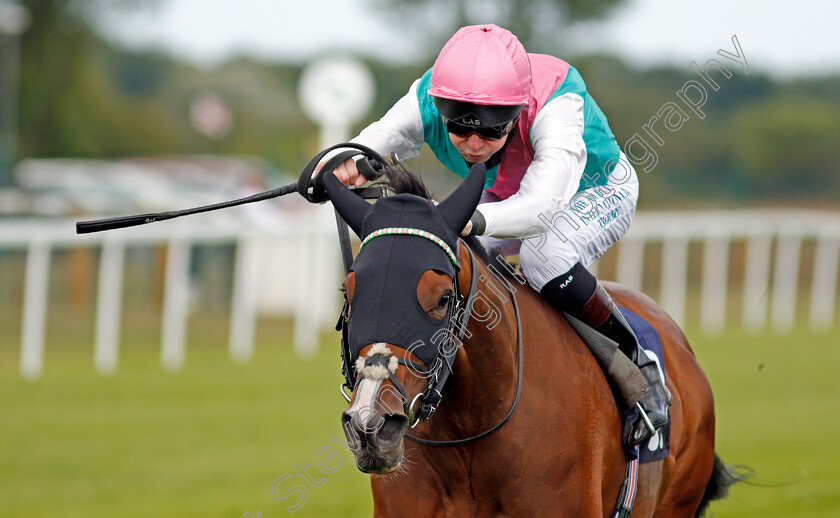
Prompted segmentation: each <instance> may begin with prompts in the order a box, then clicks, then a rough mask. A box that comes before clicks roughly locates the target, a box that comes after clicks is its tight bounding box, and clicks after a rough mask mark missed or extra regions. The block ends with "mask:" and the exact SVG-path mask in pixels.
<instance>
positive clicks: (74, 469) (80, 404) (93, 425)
mask: <svg viewBox="0 0 840 518" xmlns="http://www.w3.org/2000/svg"><path fill="white" fill-rule="evenodd" d="M57 318H58V319H59V320H61V319H62V318H64V319H66V320H67V322H55V323H56V326H57V328H58V329H59V331H53V332H52V333H51V334H50V336H49V346H48V350H47V366H46V369H45V373H44V376H43V379H41V380H40V381H38V382H36V383H29V382H25V381H23V380H21V379H20V377H19V376H18V374H17V351H16V336H17V333H16V332H15V330H12V332H11V333H7V332H4V333H3V334H2V336H0V442H1V443H2V447H0V516H2V517H4V518H5V517H21V518H23V517H26V518H34V517H55V516H61V517H67V518H72V517H85V518H94V517H106V516H107V517H117V516H119V517H123V516H126V517H169V516H172V517H176V516H177V517H242V516H244V515H245V513H246V512H248V513H251V514H252V515H255V514H256V513H257V511H261V512H262V517H263V518H273V517H281V516H288V513H287V511H286V510H285V508H286V507H288V506H290V505H292V504H293V503H295V502H296V501H297V500H298V498H297V497H298V496H299V495H294V497H290V498H288V499H286V500H279V499H277V498H275V497H274V496H273V495H272V484H273V483H274V481H275V480H277V479H278V477H281V476H282V475H284V474H286V473H288V474H290V475H291V477H292V478H291V479H289V480H286V481H283V482H282V484H281V485H280V486H278V487H280V490H281V491H283V490H287V489H289V488H291V487H292V486H293V485H294V484H296V483H301V484H303V485H304V486H305V487H306V488H307V490H308V491H307V493H308V494H307V498H306V501H305V504H304V505H303V507H302V508H301V509H300V510H299V511H297V512H296V513H294V516H304V517H325V518H326V517H329V518H334V517H356V516H359V517H361V516H370V514H371V512H370V509H371V503H370V492H369V485H368V481H367V477H366V476H364V475H362V474H360V473H359V472H358V471H356V469H355V467H354V466H353V464H352V460H351V456H350V454H349V452H347V451H346V450H341V449H340V448H339V447H338V446H337V445H335V444H334V443H332V442H331V441H330V438H331V437H333V436H336V437H338V436H340V435H341V431H340V427H339V413H340V411H341V409H342V408H343V400H341V399H340V397H339V396H338V392H337V385H338V383H339V381H340V375H339V371H338V358H337V351H336V346H335V344H336V342H337V339H336V338H335V337H334V336H328V337H325V342H324V346H323V347H322V351H321V353H320V354H319V355H318V356H317V357H316V358H314V359H312V360H300V359H298V358H296V357H295V356H294V354H292V352H291V351H290V347H289V345H288V340H289V337H290V331H289V329H288V328H287V327H285V326H284V325H282V324H277V323H268V324H265V323H261V326H260V334H259V337H258V341H259V343H258V345H257V349H256V356H255V358H254V360H253V361H252V362H251V363H249V364H247V365H235V364H233V363H231V362H230V360H229V359H228V358H227V355H226V351H225V349H224V347H225V346H224V342H225V340H226V337H227V329H226V327H225V326H226V323H224V322H225V319H224V318H218V317H213V316H209V317H205V318H199V319H193V321H192V322H191V335H190V346H189V349H188V353H187V361H186V365H185V367H184V369H183V370H182V371H180V372H178V373H169V372H166V371H165V370H163V369H162V368H161V367H160V365H159V361H158V349H157V346H156V345H154V346H153V345H150V344H155V343H156V340H157V337H156V336H155V333H154V332H148V331H147V330H144V329H148V328H147V327H146V326H145V323H144V321H143V320H142V319H139V321H137V322H133V323H132V322H129V323H128V325H127V326H126V327H127V329H126V331H125V332H124V336H125V337H126V338H125V339H124V347H123V350H122V351H121V358H120V367H119V370H118V372H117V373H116V374H115V375H114V376H112V377H109V378H103V377H101V376H98V375H96V374H95V373H94V371H93V367H92V347H91V346H90V345H89V344H90V336H89V333H88V334H85V333H81V334H79V333H77V332H75V328H74V326H73V322H74V321H78V320H80V319H79V318H77V317H74V316H73V315H72V314H70V315H63V316H62V315H59V316H58V317H57ZM81 320H82V321H84V319H81ZM220 322H221V323H220ZM6 323H8V322H6ZM132 324H133V325H135V327H136V329H135V330H134V331H132V330H131V325H132ZM12 327H14V325H12ZM79 327H82V326H79ZM84 327H86V326H84ZM153 327H155V328H156V325H155V326H153ZM5 329H6V331H9V327H5ZM62 329H63V331H61V330H62ZM688 334H689V336H694V339H693V340H692V342H693V345H694V349H695V352H696V354H697V356H698V358H699V359H700V361H701V364H702V365H703V366H704V368H705V370H706V372H707V374H708V376H709V378H710V380H711V382H712V387H713V389H714V390H715V394H716V404H717V413H718V434H717V437H718V440H717V444H718V446H717V450H718V452H719V453H720V455H721V457H722V458H723V459H724V461H725V462H728V463H733V464H745V465H748V466H750V467H751V468H753V469H754V470H755V471H756V473H755V476H754V477H753V479H752V483H753V484H754V485H749V484H742V485H739V486H736V487H735V488H734V489H733V491H732V493H731V495H730V498H729V499H728V500H726V501H724V502H721V503H717V504H715V505H713V507H712V511H713V512H714V515H715V516H716V517H752V516H755V517H759V516H760V517H763V518H766V517H786V518H787V517H803V518H804V517H814V518H816V517H836V516H840V446H838V443H837V440H838V438H840V416H838V415H837V410H838V409H840V373H838V372H837V369H838V366H840V329H835V330H833V331H832V332H831V333H829V334H824V335H813V334H810V333H808V332H798V333H796V334H793V335H790V336H788V337H774V336H771V335H760V336H750V335H746V334H743V333H740V332H734V331H732V332H727V333H725V334H724V335H722V336H720V337H718V338H714V339H713V338H705V337H702V336H700V335H699V333H692V332H691V331H690V330H689V333H688ZM130 337H133V338H130ZM138 337H139V338H138ZM327 446H329V447H334V449H335V450H336V451H338V457H337V458H336V459H333V460H332V461H331V462H330V464H332V465H333V466H335V467H337V468H338V469H337V471H336V472H335V473H333V474H330V475H327V476H324V475H322V474H321V473H320V472H319V471H318V470H317V469H316V468H315V467H314V463H315V457H316V454H317V452H318V451H319V450H322V449H323V448H324V447H327ZM306 463H309V464H311V466H310V467H309V468H305V465H306ZM295 464H297V465H298V466H300V468H301V469H307V470H308V471H307V472H308V473H309V474H310V475H311V476H312V477H313V478H314V479H315V481H316V482H319V483H320V482H323V485H322V486H320V487H318V488H313V487H312V486H310V485H308V484H307V483H305V482H302V481H301V479H298V478H297V477H295ZM339 464H340V466H339ZM319 479H320V480H319Z"/></svg>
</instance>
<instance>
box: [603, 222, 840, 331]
mask: <svg viewBox="0 0 840 518" xmlns="http://www.w3.org/2000/svg"><path fill="white" fill-rule="evenodd" d="M803 240H810V241H813V242H814V243H815V252H814V260H813V263H812V264H811V265H808V266H810V267H811V269H810V272H811V286H810V317H809V320H808V321H809V322H810V325H811V326H812V328H814V329H815V330H819V331H825V330H828V329H829V328H831V326H832V325H833V323H834V314H835V304H836V301H837V290H838V287H837V275H838V273H837V272H838V255H839V254H838V249H839V248H840V213H838V212H828V211H808V210H743V211H702V212H688V211H673V212H671V211H667V212H666V211H663V212H647V213H641V214H638V215H637V216H636V221H634V222H633V225H632V226H631V227H630V231H629V232H628V233H627V234H626V235H625V236H624V238H622V240H621V241H620V243H619V244H618V246H619V249H618V265H617V268H616V279H617V280H618V281H619V282H621V283H624V284H628V285H630V286H633V287H636V288H641V287H642V285H643V274H644V247H645V244H646V243H652V242H660V243H662V249H663V252H662V254H663V257H662V269H661V274H660V275H661V278H660V294H659V299H658V300H659V302H660V303H661V304H662V305H663V307H664V308H665V309H666V310H667V311H668V312H669V314H670V315H671V316H672V318H674V320H675V321H676V322H677V323H680V324H682V323H684V322H685V320H686V300H687V285H688V275H687V270H686V269H687V266H688V245H689V243H699V244H701V245H702V247H703V253H702V272H701V274H700V277H701V278H700V315H699V316H700V325H701V327H702V329H703V330H704V331H706V332H708V333H716V332H719V331H721V330H722V329H723V327H724V325H725V324H726V320H727V316H728V315H730V313H731V310H732V308H730V307H729V302H730V301H729V294H730V293H731V291H732V290H731V289H730V287H731V285H732V283H731V276H730V268H729V262H730V255H731V248H732V247H731V244H732V243H733V242H735V241H743V242H745V243H746V254H745V258H744V281H743V290H742V307H741V324H742V325H743V327H745V328H746V329H748V330H750V331H754V332H758V331H761V330H763V329H765V327H766V325H767V319H768V309H769V313H770V322H771V328H772V330H773V331H775V332H778V333H785V332H789V331H790V330H791V329H792V328H793V325H794V323H795V315H796V306H797V302H798V301H799V299H800V290H801V289H802V288H803V286H802V285H801V284H802V283H800V281H799V279H800V270H801V268H802V266H803V265H802V264H801V262H802V260H801V258H802V255H803V254H802V250H803V246H802V244H803ZM774 245H775V246H774ZM771 266H772V275H771ZM768 306H769V308H768ZM730 323H733V324H734V323H735V322H733V321H732V318H731V317H730Z"/></svg>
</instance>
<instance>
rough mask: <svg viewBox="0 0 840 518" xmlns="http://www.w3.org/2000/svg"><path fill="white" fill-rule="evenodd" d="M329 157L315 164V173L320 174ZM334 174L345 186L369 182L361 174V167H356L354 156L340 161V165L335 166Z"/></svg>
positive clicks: (355, 185)
mask: <svg viewBox="0 0 840 518" xmlns="http://www.w3.org/2000/svg"><path fill="white" fill-rule="evenodd" d="M328 161H329V159H326V158H325V159H324V160H321V162H320V163H318V165H317V166H315V171H316V172H315V174H319V173H320V172H321V168H322V167H324V164H326V163H327V162H328ZM333 174H334V175H335V177H336V178H338V179H339V181H340V182H341V183H343V184H344V186H345V187H350V186H351V185H352V186H353V187H361V186H362V185H364V184H365V183H366V182H367V179H366V178H365V177H364V176H362V175H361V174H359V169H358V168H357V167H356V161H355V160H353V159H352V158H348V159H347V160H345V161H344V162H342V163H340V164H339V165H338V167H336V168H335V170H334V171H333Z"/></svg>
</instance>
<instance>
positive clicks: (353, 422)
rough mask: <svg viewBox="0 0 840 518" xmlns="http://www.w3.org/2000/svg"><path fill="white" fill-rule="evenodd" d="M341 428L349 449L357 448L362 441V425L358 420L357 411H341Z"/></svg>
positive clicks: (363, 435) (363, 434) (363, 436)
mask: <svg viewBox="0 0 840 518" xmlns="http://www.w3.org/2000/svg"><path fill="white" fill-rule="evenodd" d="M341 428H342V429H343V430H344V436H345V437H346V438H347V444H348V445H349V446H350V448H351V449H356V448H358V447H359V446H360V445H361V443H362V442H363V441H364V438H365V433H364V427H363V426H362V423H361V421H360V420H359V414H358V413H356V412H352V413H351V412H343V413H342V414H341ZM354 446H355V447H354Z"/></svg>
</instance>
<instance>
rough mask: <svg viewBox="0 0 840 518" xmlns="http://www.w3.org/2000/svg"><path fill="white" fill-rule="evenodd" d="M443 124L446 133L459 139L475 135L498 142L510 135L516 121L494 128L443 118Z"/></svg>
mask: <svg viewBox="0 0 840 518" xmlns="http://www.w3.org/2000/svg"><path fill="white" fill-rule="evenodd" d="M462 120H463V118H462ZM443 122H444V124H446V131H448V132H449V133H452V134H453V135H458V136H459V137H466V136H467V135H469V134H470V133H477V134H478V135H479V136H480V137H481V138H485V139H488V140H498V139H500V138H502V137H504V136H505V135H507V134H508V133H510V131H511V130H512V129H513V127H514V126H515V125H516V119H514V120H512V121H508V122H505V123H503V124H497V125H495V126H479V125H472V124H464V123H463V122H456V121H454V120H451V119H447V118H446V117H443ZM479 122H480V121H479Z"/></svg>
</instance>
